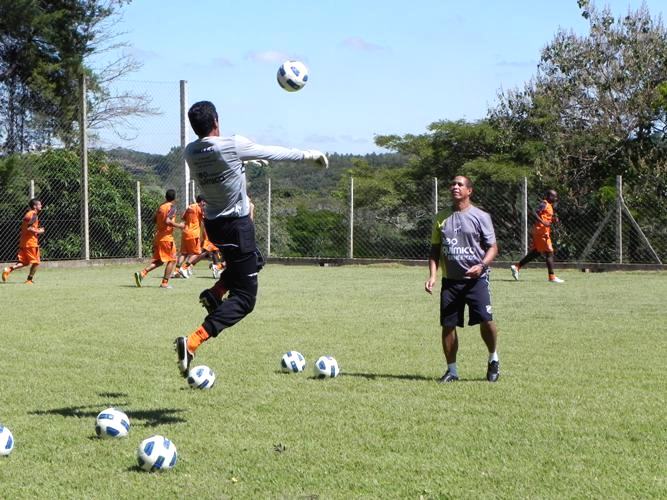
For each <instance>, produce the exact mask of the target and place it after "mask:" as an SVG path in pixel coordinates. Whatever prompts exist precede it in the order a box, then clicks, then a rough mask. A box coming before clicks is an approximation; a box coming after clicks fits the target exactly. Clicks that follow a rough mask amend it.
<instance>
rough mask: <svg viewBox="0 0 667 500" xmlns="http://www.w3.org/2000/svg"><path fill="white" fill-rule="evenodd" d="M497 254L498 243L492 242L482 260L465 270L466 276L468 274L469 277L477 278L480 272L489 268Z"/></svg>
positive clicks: (482, 272)
mask: <svg viewBox="0 0 667 500" xmlns="http://www.w3.org/2000/svg"><path fill="white" fill-rule="evenodd" d="M497 255H498V245H497V244H496V243H494V244H493V245H491V246H490V247H489V248H488V250H487V251H486V253H485V254H484V258H483V259H482V262H481V263H480V264H476V265H474V266H472V267H471V268H470V269H468V271H467V272H466V276H469V277H470V278H479V277H480V276H481V275H482V274H484V271H486V270H487V269H488V268H489V266H490V265H491V263H492V262H493V261H494V259H495V258H496V256H497Z"/></svg>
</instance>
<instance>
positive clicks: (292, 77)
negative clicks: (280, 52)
mask: <svg viewBox="0 0 667 500" xmlns="http://www.w3.org/2000/svg"><path fill="white" fill-rule="evenodd" d="M277 77H278V85H280V86H281V87H282V88H283V89H284V90H286V91H287V92H296V91H297V90H301V89H302V88H303V87H304V85H306V82H307V81H308V68H306V65H305V64H303V63H302V62H301V61H285V62H284V63H282V64H281V65H280V68H278V75H277Z"/></svg>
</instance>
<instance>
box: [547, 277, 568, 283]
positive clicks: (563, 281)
mask: <svg viewBox="0 0 667 500" xmlns="http://www.w3.org/2000/svg"><path fill="white" fill-rule="evenodd" d="M549 283H565V280H562V279H560V278H559V277H558V276H554V277H553V278H551V279H550V280H549Z"/></svg>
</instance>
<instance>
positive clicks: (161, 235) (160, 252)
mask: <svg viewBox="0 0 667 500" xmlns="http://www.w3.org/2000/svg"><path fill="white" fill-rule="evenodd" d="M175 199H176V191H174V190H173V189H167V192H166V194H165V202H164V203H163V204H162V205H160V208H158V210H157V213H156V214H155V226H156V232H155V240H154V242H153V260H151V263H150V264H149V265H148V266H147V267H146V268H144V269H143V270H142V271H138V272H136V273H134V281H135V283H136V284H137V286H138V287H141V282H142V281H143V279H144V278H145V277H146V275H147V274H148V273H150V272H151V271H152V270H153V269H156V268H158V267H160V266H161V265H162V264H166V265H167V267H166V269H165V270H164V277H163V278H162V283H161V284H160V288H171V285H170V284H169V277H170V276H171V273H172V272H173V270H174V266H175V265H176V259H177V256H176V245H174V234H173V233H174V228H175V227H177V228H179V229H183V228H184V227H185V224H183V223H182V222H176V207H175V206H174V200H175Z"/></svg>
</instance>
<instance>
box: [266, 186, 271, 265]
mask: <svg viewBox="0 0 667 500" xmlns="http://www.w3.org/2000/svg"><path fill="white" fill-rule="evenodd" d="M266 256H267V257H270V256H271V177H269V185H268V188H267V200H266Z"/></svg>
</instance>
